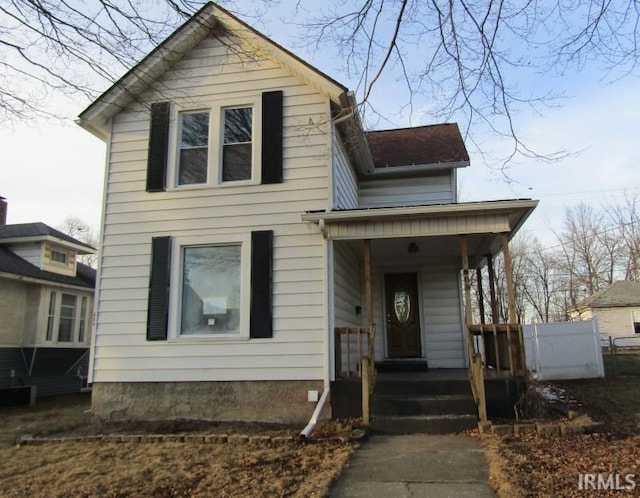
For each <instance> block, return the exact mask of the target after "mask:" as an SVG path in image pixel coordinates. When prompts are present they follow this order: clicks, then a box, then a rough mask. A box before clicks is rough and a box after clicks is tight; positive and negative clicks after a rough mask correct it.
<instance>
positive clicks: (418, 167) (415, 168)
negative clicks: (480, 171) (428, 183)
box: [370, 159, 471, 177]
mask: <svg viewBox="0 0 640 498" xmlns="http://www.w3.org/2000/svg"><path fill="white" fill-rule="evenodd" d="M470 165H471V162H470V161H469V160H468V159H467V160H465V161H451V162H441V163H431V164H412V165H407V166H382V167H376V168H374V170H373V172H372V173H371V174H370V176H371V177H377V176H392V175H402V176H411V175H419V174H422V173H430V172H433V171H446V170H451V169H457V168H466V167H467V166H470Z"/></svg>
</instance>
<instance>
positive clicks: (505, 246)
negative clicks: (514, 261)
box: [502, 232, 518, 323]
mask: <svg viewBox="0 0 640 498" xmlns="http://www.w3.org/2000/svg"><path fill="white" fill-rule="evenodd" d="M502 253H503V254H504V273H505V277H506V280H507V299H508V302H509V319H508V320H507V323H518V317H517V316H516V295H515V291H514V286H513V270H512V268H511V253H510V252H509V233H508V232H503V233H502Z"/></svg>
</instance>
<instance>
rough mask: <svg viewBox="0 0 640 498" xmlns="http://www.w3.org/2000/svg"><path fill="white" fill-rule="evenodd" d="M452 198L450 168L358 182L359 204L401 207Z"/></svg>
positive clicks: (363, 205)
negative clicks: (426, 173)
mask: <svg viewBox="0 0 640 498" xmlns="http://www.w3.org/2000/svg"><path fill="white" fill-rule="evenodd" d="M452 202H455V195H454V192H453V190H452V182H451V172H450V171H447V172H446V173H444V174H441V175H433V176H421V177H418V178H413V177H412V178H377V179H375V180H365V181H362V182H360V206H361V207H404V206H426V205H431V204H449V203H452Z"/></svg>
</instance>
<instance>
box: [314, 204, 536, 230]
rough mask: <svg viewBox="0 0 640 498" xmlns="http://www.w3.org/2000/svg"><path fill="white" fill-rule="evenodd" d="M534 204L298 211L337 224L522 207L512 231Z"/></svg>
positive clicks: (315, 219) (317, 221) (474, 212)
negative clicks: (520, 214)
mask: <svg viewBox="0 0 640 498" xmlns="http://www.w3.org/2000/svg"><path fill="white" fill-rule="evenodd" d="M537 205H538V201H537V200H533V199H516V200H505V201H487V202H465V203H452V204H437V205H431V206H408V207H390V208H371V209H356V210H349V211H321V212H309V213H303V214H302V221H307V222H311V223H320V220H324V222H325V223H340V222H344V221H364V220H372V219H392V218H403V217H408V216H442V215H456V214H476V213H479V212H491V211H494V212H495V211H510V210H523V213H522V216H520V217H519V218H518V219H517V220H515V224H514V227H513V229H512V231H513V232H514V233H515V232H516V231H517V229H519V228H520V227H521V226H522V224H523V223H524V222H525V221H526V219H527V218H528V217H529V216H530V215H531V213H532V212H533V210H534V209H535V208H536V206H537Z"/></svg>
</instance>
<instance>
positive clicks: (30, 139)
mask: <svg viewBox="0 0 640 498" xmlns="http://www.w3.org/2000/svg"><path fill="white" fill-rule="evenodd" d="M282 17H283V11H277V10H274V11H272V12H271V11H270V16H267V17H262V18H260V19H257V18H254V19H247V21H248V22H249V23H250V24H253V25H255V26H256V27H257V28H258V29H260V30H261V31H263V32H265V34H267V35H270V36H273V37H274V39H276V41H278V42H279V43H281V44H282V45H284V46H285V47H287V48H289V49H290V50H292V51H293V52H295V53H297V54H298V55H300V56H301V57H302V58H304V59H306V60H307V61H308V62H310V63H311V64H313V65H315V66H316V67H318V68H319V69H321V70H322V71H324V72H326V73H327V74H328V75H330V76H332V77H334V78H335V79H337V80H338V81H340V82H342V83H343V84H345V85H347V86H349V87H351V88H353V84H354V83H353V81H349V78H348V77H346V75H345V74H344V73H343V72H342V71H341V69H340V68H339V67H337V66H336V64H335V55H334V54H333V53H332V52H331V51H330V50H328V49H327V48H324V49H323V50H322V51H315V52H313V51H310V50H308V49H307V48H304V47H301V46H299V45H297V42H296V41H295V40H294V38H292V36H293V35H295V34H296V30H299V29H300V28H298V27H296V26H295V25H293V24H289V25H288V27H287V29H283V28H282V24H280V22H281V20H282ZM389 76H391V77H387V78H383V79H382V80H381V83H380V85H378V86H377V87H376V91H375V92H374V94H373V96H372V101H373V102H374V104H375V105H376V107H377V109H378V110H379V111H382V112H383V113H384V114H385V115H386V117H387V118H388V120H387V121H386V122H383V123H379V125H378V128H381V129H386V128H391V127H394V126H408V125H410V124H411V125H421V124H434V121H430V120H429V118H428V116H414V117H413V118H412V119H411V120H409V118H408V117H407V116H406V113H404V114H403V113H399V112H398V108H399V106H400V105H401V104H403V102H400V101H399V100H396V99H395V97H396V95H400V93H399V92H397V91H396V87H395V86H394V85H396V86H397V85H398V83H397V82H396V81H395V78H394V77H393V75H392V74H390V75H389ZM512 77H514V78H515V80H516V81H518V77H519V75H518V73H517V72H516V73H514V74H513V75H512ZM518 83H519V84H520V85H521V86H522V87H523V88H525V89H526V87H527V85H532V86H533V85H540V84H541V83H540V80H535V79H533V80H532V79H531V78H530V75H529V74H525V73H523V74H522V80H521V81H518ZM543 84H544V85H547V86H548V87H549V88H553V89H558V90H559V91H560V92H563V93H565V94H566V95H567V98H566V99H564V100H563V101H562V102H560V103H559V105H558V106H557V107H556V108H550V109H545V110H544V113H543V114H538V113H536V112H533V111H526V112H522V113H521V114H519V115H518V116H517V117H516V119H517V122H518V125H519V127H520V130H521V134H522V136H523V137H525V139H526V140H527V141H528V144H529V145H530V146H531V147H533V148H534V149H536V150H537V151H541V152H546V151H549V152H551V151H557V150H561V149H562V150H565V151H567V152H569V153H571V155H569V156H568V157H565V158H564V159H562V160H560V161H557V162H553V163H546V162H544V161H542V160H539V159H526V160H520V161H516V162H514V163H513V164H511V165H510V167H509V169H508V170H507V172H506V173H507V175H508V178H505V175H504V174H503V172H501V171H500V170H498V169H496V168H492V167H490V166H487V165H486V164H484V163H483V157H482V156H481V155H480V154H479V153H478V150H477V149H476V147H475V146H474V145H473V144H472V143H471V142H470V141H467V145H468V149H469V153H470V157H471V166H470V167H468V168H465V169H464V170H461V171H460V172H459V193H460V200H464V201H467V200H469V201H471V200H491V199H507V198H534V199H538V200H540V204H539V207H538V208H537V209H536V211H535V212H534V214H533V215H532V217H531V218H530V219H529V221H528V222H527V224H526V228H527V230H528V231H529V232H531V233H533V234H534V235H535V236H537V237H539V238H540V239H542V240H544V241H552V240H553V233H552V231H553V230H556V231H557V230H559V229H560V228H561V226H562V219H563V215H564V212H565V209H566V208H567V207H571V206H575V205H576V204H577V203H579V202H587V203H591V204H592V205H594V206H595V207H599V206H600V205H602V204H604V203H611V202H616V201H619V200H621V198H622V197H623V195H624V193H625V192H637V191H638V189H640V168H639V167H638V165H637V158H636V155H637V153H636V149H637V146H636V143H637V140H638V138H637V136H638V130H639V125H638V118H637V110H638V109H640V92H639V91H638V80H637V78H634V77H633V76H628V77H626V78H622V79H620V80H618V81H615V82H613V83H610V82H608V81H607V80H606V79H605V78H604V77H603V74H601V73H599V72H597V71H596V70H593V71H591V72H582V73H571V72H570V73H568V74H566V75H565V76H563V77H554V78H550V79H548V80H545V81H544V83H543ZM105 88H106V86H105ZM389 96H394V98H390V97H389ZM88 103H89V101H88V100H82V99H78V100H76V101H73V102H71V103H69V102H68V101H67V103H66V104H65V105H66V106H67V109H68V110H69V111H70V112H69V116H70V117H69V119H67V120H64V121H63V122H57V121H56V122H54V121H31V122H29V123H24V122H22V123H20V122H16V123H14V124H13V125H2V126H0V150H1V151H2V156H1V159H0V196H3V197H5V198H6V199H7V201H8V220H7V221H8V222H9V223H24V222H34V221H42V222H45V223H47V224H49V225H51V226H57V225H60V224H61V223H62V221H63V220H64V219H65V218H66V217H68V216H76V217H79V218H81V219H82V220H84V221H86V222H87V223H89V225H90V226H92V227H94V228H96V229H97V228H99V225H100V213H101V209H102V191H103V185H104V170H105V167H104V165H105V144H104V143H102V142H101V141H100V140H98V139H97V138H95V137H94V136H92V135H91V134H89V133H88V132H86V131H84V130H82V129H81V128H80V127H78V126H77V125H76V124H75V123H74V122H73V119H72V118H73V116H75V115H77V114H79V113H80V112H81V111H82V110H83V109H84V108H85V107H86V106H87V105H88ZM425 105H426V106H428V103H427V104H425ZM455 120H456V119H455V116H454V118H453V119H452V120H451V121H455ZM474 138H475V140H476V142H478V143H479V144H480V147H481V148H482V150H484V151H490V152H492V153H494V154H495V155H500V153H501V152H504V150H505V147H506V145H505V143H504V141H501V140H500V139H499V138H498V137H496V136H493V135H491V134H488V133H477V134H475V136H474ZM638 193H640V192H638Z"/></svg>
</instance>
